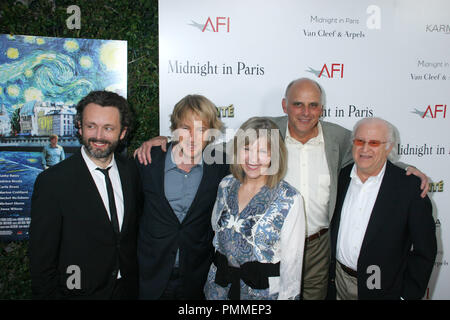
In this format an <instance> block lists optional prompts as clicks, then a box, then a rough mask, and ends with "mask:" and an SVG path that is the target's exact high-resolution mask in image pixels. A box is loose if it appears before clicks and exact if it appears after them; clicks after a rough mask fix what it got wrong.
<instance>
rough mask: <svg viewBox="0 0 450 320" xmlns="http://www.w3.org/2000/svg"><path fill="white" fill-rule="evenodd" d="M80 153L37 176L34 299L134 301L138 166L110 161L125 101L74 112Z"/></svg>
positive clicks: (109, 99) (107, 96)
mask: <svg viewBox="0 0 450 320" xmlns="http://www.w3.org/2000/svg"><path fill="white" fill-rule="evenodd" d="M76 124H77V128H78V133H79V139H80V142H81V144H82V147H81V149H80V150H79V151H78V152H77V153H75V154H74V155H73V156H71V157H70V158H68V159H66V160H64V161H62V162H60V163H59V164H57V165H55V166H53V167H51V168H49V169H48V170H46V171H44V172H42V173H41V174H39V176H38V177H37V179H36V182H35V185H34V191H33V196H32V204H31V226H30V244H29V257H30V269H31V281H32V292H33V296H34V298H36V299H133V298H134V299H135V298H137V276H138V275H137V255H136V250H137V249H136V238H137V219H138V211H139V201H138V196H139V182H138V178H139V177H138V173H137V170H136V166H135V164H134V163H133V162H132V161H129V160H127V159H125V158H122V157H121V156H119V155H117V154H114V150H116V148H117V146H118V145H119V143H121V142H122V141H123V140H124V139H125V138H126V135H127V133H128V132H129V130H130V127H131V124H132V119H131V114H130V110H129V107H128V103H127V101H126V100H125V99H124V98H123V97H121V96H119V95H117V94H115V93H112V92H107V91H94V92H91V93H90V94H88V95H87V96H86V97H84V98H83V99H82V100H81V101H80V102H79V103H78V105H77V115H76Z"/></svg>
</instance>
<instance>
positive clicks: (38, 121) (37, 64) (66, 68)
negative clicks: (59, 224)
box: [0, 35, 127, 241]
mask: <svg viewBox="0 0 450 320" xmlns="http://www.w3.org/2000/svg"><path fill="white" fill-rule="evenodd" d="M93 90H109V91H114V92H116V93H118V94H120V95H122V96H124V97H126V96H127V42H126V41H117V40H93V39H68V38H67V39H66V38H49V37H38V36H22V35H0V240H2V241H15V240H23V239H28V228H29V224H30V220H31V218H30V209H31V196H32V193H33V185H34V181H35V179H36V177H37V175H38V174H39V173H40V172H42V171H43V170H45V168H47V167H49V166H51V165H54V164H55V163H57V162H58V161H61V160H62V159H64V158H67V157H69V156H70V155H71V154H72V153H73V152H74V151H75V150H76V149H77V148H78V147H79V143H78V139H77V136H76V129H75V127H74V118H75V114H76V109H75V107H76V104H77V103H78V101H79V100H80V99H81V98H82V97H84V96H85V95H87V94H88V93H89V92H90V91H93ZM55 135H56V136H57V139H55ZM55 141H56V143H55ZM57 187H58V186H55V188H57Z"/></svg>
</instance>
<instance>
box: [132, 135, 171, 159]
mask: <svg viewBox="0 0 450 320" xmlns="http://www.w3.org/2000/svg"><path fill="white" fill-rule="evenodd" d="M167 140H168V139H167V137H165V136H158V137H154V138H152V139H150V140H147V141H145V142H144V143H143V144H142V145H141V146H140V147H139V148H137V149H136V150H135V151H134V154H133V157H134V158H136V157H137V159H138V161H139V163H140V164H143V165H147V164H150V163H152V156H151V150H152V148H153V147H158V146H160V147H161V149H162V151H164V152H166V151H167Z"/></svg>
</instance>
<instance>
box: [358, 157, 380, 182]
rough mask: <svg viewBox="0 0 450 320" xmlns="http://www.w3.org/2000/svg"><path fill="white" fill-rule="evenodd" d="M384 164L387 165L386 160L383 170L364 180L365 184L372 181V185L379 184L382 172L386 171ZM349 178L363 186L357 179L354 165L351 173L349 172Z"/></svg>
mask: <svg viewBox="0 0 450 320" xmlns="http://www.w3.org/2000/svg"><path fill="white" fill-rule="evenodd" d="M386 163H387V160H386V162H385V163H384V165H383V168H382V169H381V171H380V172H379V173H378V174H377V175H376V176H372V177H369V178H368V179H367V180H366V182H367V181H373V182H374V183H378V182H380V181H381V180H382V179H383V176H384V172H385V171H386ZM350 178H352V179H355V181H357V182H359V183H361V184H363V182H362V181H361V179H360V178H359V176H358V174H357V173H356V163H355V164H353V168H352V171H350Z"/></svg>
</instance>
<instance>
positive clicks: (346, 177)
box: [331, 166, 352, 246]
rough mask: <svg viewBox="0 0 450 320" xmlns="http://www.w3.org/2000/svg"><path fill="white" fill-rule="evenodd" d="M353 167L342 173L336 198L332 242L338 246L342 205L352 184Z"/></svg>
mask: <svg viewBox="0 0 450 320" xmlns="http://www.w3.org/2000/svg"><path fill="white" fill-rule="evenodd" d="M351 168H352V166H351V167H349V170H348V169H346V170H345V171H343V173H342V175H341V177H340V178H341V179H340V180H339V192H338V194H337V199H336V210H335V212H336V214H335V215H333V220H332V230H331V232H332V234H331V237H332V243H333V244H334V246H336V244H337V237H338V233H339V225H340V223H341V211H342V206H343V204H344V200H345V196H346V194H347V190H348V186H349V185H350V181H351V178H350V171H351Z"/></svg>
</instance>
